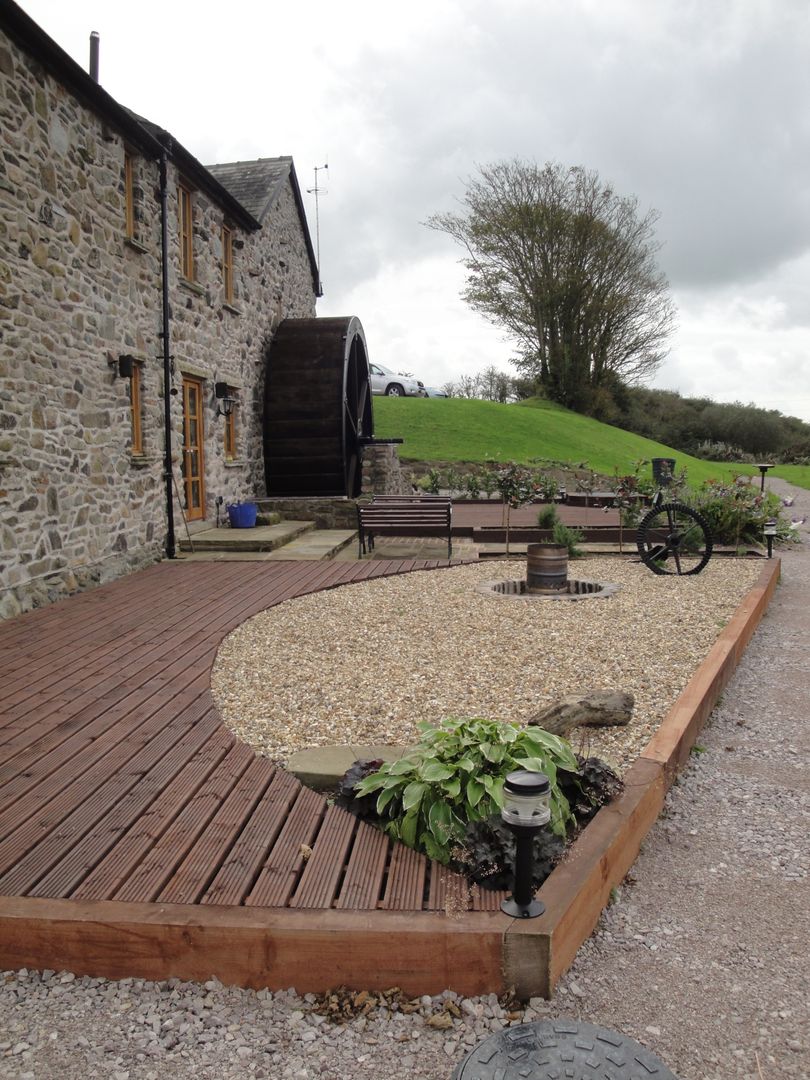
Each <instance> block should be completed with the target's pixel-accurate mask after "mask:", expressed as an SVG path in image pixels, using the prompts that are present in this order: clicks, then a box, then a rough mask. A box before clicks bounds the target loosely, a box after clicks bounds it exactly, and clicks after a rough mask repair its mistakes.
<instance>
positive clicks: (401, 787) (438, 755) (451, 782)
mask: <svg viewBox="0 0 810 1080" xmlns="http://www.w3.org/2000/svg"><path fill="white" fill-rule="evenodd" d="M419 727H420V731H421V735H420V739H419V745H418V746H417V747H416V749H415V750H413V751H412V752H411V753H410V754H408V755H407V757H403V758H400V759H399V760H398V761H393V762H386V763H385V764H384V765H383V766H382V767H381V768H380V769H379V770H378V771H377V772H375V773H373V774H372V775H371V776H367V777H365V778H364V779H363V780H361V781H360V782H359V783H358V784H357V785H356V787H355V789H354V790H355V794H356V795H357V796H359V797H363V796H367V795H371V794H372V793H374V792H376V793H377V813H378V814H379V816H380V824H381V826H382V827H383V828H384V829H385V831H386V832H387V833H388V834H389V836H393V837H394V838H395V839H397V840H401V841H402V842H403V843H404V844H407V845H408V846H409V847H412V848H416V849H417V850H418V851H423V852H424V853H425V854H426V855H428V856H429V857H430V858H432V859H436V860H437V861H438V862H441V863H445V864H446V863H448V862H449V861H450V859H451V856H452V853H453V849H454V848H456V847H458V846H459V845H461V843H462V842H463V839H464V834H465V830H466V828H467V824H468V822H471V821H482V820H485V819H486V818H489V817H492V815H494V814H499V813H500V810H501V807H502V806H503V782H504V777H505V776H506V775H507V774H508V773H510V772H512V771H513V770H515V769H529V770H532V771H535V772H542V773H545V774H546V776H547V777H548V779H549V782H550V784H551V822H550V827H551V829H552V831H553V832H554V833H556V834H557V835H558V836H562V835H563V834H564V833H565V830H566V826H567V825H568V824H569V822H570V821H571V820H572V816H571V811H570V809H569V807H568V800H567V799H566V798H565V796H564V795H563V794H562V791H561V790H560V785H559V783H558V778H557V772H558V770H567V771H570V772H576V770H577V760H576V757H575V756H574V754H573V752H572V750H571V747H570V746H569V745H568V743H567V742H566V741H565V740H564V739H561V738H559V737H558V736H557V735H551V734H549V732H547V731H543V730H542V729H541V728H537V727H526V728H523V727H520V726H519V725H518V724H512V723H504V722H502V721H498V720H485V719H481V718H476V719H468V720H444V721H442V723H441V724H439V726H438V727H432V726H431V725H430V724H426V723H423V724H420V725H419Z"/></svg>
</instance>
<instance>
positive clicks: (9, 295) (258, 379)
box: [0, 34, 317, 617]
mask: <svg viewBox="0 0 810 1080" xmlns="http://www.w3.org/2000/svg"><path fill="white" fill-rule="evenodd" d="M0 131H1V134H0V345H2V349H1V351H0V617H7V616H10V615H13V614H16V613H18V612H20V611H24V610H28V609H30V608H32V607H36V606H39V605H41V604H43V603H46V602H49V601H51V600H53V599H56V598H58V597H60V596H62V595H65V594H67V593H69V592H72V591H74V590H76V589H78V588H83V587H85V586H87V585H89V584H92V583H94V582H100V581H105V580H109V579H111V578H113V577H116V576H118V575H119V574H121V573H124V572H126V571H128V570H131V569H133V568H135V567H139V566H143V565H146V564H148V563H149V562H152V561H154V560H156V559H158V558H160V557H161V554H162V552H163V550H164V545H165V541H166V503H165V481H164V475H163V453H164V435H163V409H164V387H163V360H162V340H161V337H160V334H161V331H162V328H163V323H162V294H161V288H162V275H161V215H160V205H159V200H158V194H157V193H158V189H159V164H158V160H157V159H156V157H155V156H154V155H151V156H150V155H149V154H148V153H141V152H139V151H138V149H137V148H134V147H133V146H132V145H131V141H130V140H129V139H128V136H127V133H126V132H125V131H120V130H116V127H115V125H114V123H111V122H110V119H109V116H105V115H100V114H99V111H98V110H96V109H94V108H93V106H92V102H91V103H90V104H88V103H87V100H82V98H81V95H78V96H77V94H76V93H74V92H73V91H72V90H71V89H69V88H67V87H66V86H65V85H64V80H62V79H60V78H59V77H57V76H55V75H53V74H52V73H50V72H49V70H48V69H47V67H46V65H44V64H43V63H42V62H40V60H39V59H36V58H33V57H32V56H31V55H29V52H28V51H26V50H25V49H24V48H22V47H20V46H19V45H18V44H17V43H16V42H15V40H13V39H12V38H10V37H7V36H5V35H4V34H0ZM125 155H128V156H129V160H130V163H131V176H132V185H131V188H130V190H131V192H132V193H133V200H132V201H133V209H134V229H130V230H129V231H130V233H131V235H129V236H128V235H127V232H128V230H127V228H126V219H127V198H126V167H125ZM184 179H185V177H184V176H183V174H182V172H181V169H180V168H179V167H178V164H177V161H176V160H175V159H173V158H170V161H169V173H168V180H169V182H168V191H169V213H168V222H169V234H170V247H169V268H170V269H169V297H170V306H171V324H170V345H171V353H172V355H173V357H174V373H173V387H172V389H173V390H176V391H177V394H176V396H171V397H170V400H171V403H172V429H173V434H172V440H173V451H174V477H175V481H176V487H175V490H176V492H177V493H178V494H179V496H180V498H179V500H178V499H177V497H176V499H175V516H176V525H177V535H178V538H179V537H180V536H181V535H182V531H183V521H182V503H183V502H184V497H183V493H184V486H183V478H182V466H183V462H182V458H183V438H184V394H183V380H184V377H185V378H189V377H193V378H196V379H199V380H201V383H200V385H201V388H202V394H201V409H200V417H199V421H198V424H199V430H200V432H201V449H202V462H203V469H202V478H203V484H204V507H203V508H202V512H201V514H200V515H199V520H198V522H197V523H196V525H197V526H199V525H201V524H206V522H207V524H209V525H210V524H211V523H212V521H213V518H214V514H215V504H216V500H217V499H218V497H221V498H222V500H223V501H224V502H225V503H228V502H234V501H236V500H239V499H249V498H253V497H254V496H256V495H259V496H261V495H262V494H263V493H264V475H263V461H262V452H261V448H262V428H261V417H262V402H263V385H262V382H263V373H264V353H265V349H266V346H267V344H268V342H269V340H270V338H271V337H272V334H273V331H274V329H275V327H276V326H277V325H278V323H279V322H280V321H281V320H282V319H284V318H286V317H296V318H299V317H309V316H312V315H314V313H315V297H316V290H317V279H316V278H315V277H314V276H313V265H312V256H311V245H309V246H308V244H309V241H308V236H307V234H306V225H305V223H304V222H303V220H302V215H301V207H300V196H299V197H298V199H296V189H294V186H293V185H294V183H295V181H294V170H293V171H292V172H291V174H290V176H289V177H288V179H287V181H286V183H285V184H284V185H283V186H282V188H281V190H280V192H279V194H278V196H277V198H276V199H275V202H274V203H273V205H272V207H271V208H270V209H269V211H268V213H267V215H266V217H265V218H264V220H263V222H262V227H261V228H259V227H255V228H249V227H245V226H241V225H238V224H236V223H234V221H233V220H231V219H230V217H229V212H228V208H227V206H226V207H224V208H223V206H222V205H220V203H219V202H218V200H217V199H216V198H215V197H213V196H212V195H211V193H210V192H209V191H206V190H202V188H201V187H200V186H199V185H198V186H197V188H196V189H192V191H191V207H192V224H193V235H192V241H191V243H192V248H193V266H194V270H193V275H192V277H191V279H190V280H186V279H184V278H183V276H182V274H181V272H180V267H181V252H180V243H181V240H180V230H179V227H178V184H179V183H180V182H181V181H183V180H184ZM214 186H216V185H214ZM223 225H224V226H227V227H228V228H230V230H231V237H232V249H233V295H232V298H231V299H226V296H225V287H224V281H223V276H224V270H223V251H222V236H223V232H222V230H223ZM121 356H128V357H131V358H133V361H134V364H135V365H136V366H137V368H138V371H139V376H140V378H139V384H140V396H141V401H140V411H139V415H140V422H141V426H142V451H141V452H140V453H135V452H133V445H132V437H133V417H132V410H131V393H132V387H133V380H132V379H131V378H130V377H129V376H127V375H126V373H125V374H123V375H122V374H120V373H119V357H121ZM217 382H224V383H226V384H227V385H228V388H229V391H228V392H229V396H232V397H234V398H235V399H236V401H237V405H236V408H235V411H234V416H235V436H236V444H235V452H234V453H231V454H230V455H229V457H227V458H226V453H225V437H224V425H225V421H224V419H223V418H222V417H221V416H219V417H218V416H217V415H216V413H217V406H218V404H219V403H218V402H217V400H216V398H215V390H214V388H215V384H216V383H217Z"/></svg>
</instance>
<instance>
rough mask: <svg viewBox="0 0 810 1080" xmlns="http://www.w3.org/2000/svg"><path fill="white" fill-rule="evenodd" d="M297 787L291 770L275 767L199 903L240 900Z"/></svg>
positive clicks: (223, 902) (265, 853)
mask: <svg viewBox="0 0 810 1080" xmlns="http://www.w3.org/2000/svg"><path fill="white" fill-rule="evenodd" d="M300 787H301V785H300V783H299V782H298V780H296V778H295V777H294V776H293V775H292V773H288V772H285V771H284V770H283V769H276V771H275V773H274V775H273V779H272V781H271V783H270V786H269V787H268V788H267V789H266V791H265V792H264V794H263V795H262V798H261V799H260V801H259V805H258V806H257V807H256V809H255V810H254V812H253V814H251V817H250V820H249V821H248V822H247V823H246V824H245V827H244V828H243V830H242V833H241V835H240V836H239V838H238V839H237V841H236V843H235V844H234V845H233V847H232V848H231V850H230V851H229V852H228V854H227V856H226V857H225V858H224V860H223V861H222V865H221V866H220V868H219V871H218V872H217V874H216V876H215V877H214V879H213V881H212V882H211V884H210V885H209V887H208V889H207V890H206V892H205V894H204V895H203V896H202V897H201V898H200V903H202V904H220V905H225V904H228V905H230V904H241V903H242V902H243V900H244V898H245V897H246V896H247V894H248V893H249V892H250V890H251V888H252V887H253V883H254V882H255V880H256V878H257V876H258V874H259V871H260V869H261V867H262V866H263V865H264V862H265V860H266V858H267V854H268V852H269V851H270V849H271V848H272V847H273V844H275V842H276V838H277V837H278V834H279V833H280V832H281V828H282V826H283V825H284V822H285V820H286V819H287V816H288V814H289V812H290V808H291V807H292V804H293V803H294V801H295V799H296V797H297V795H298V791H299V790H300Z"/></svg>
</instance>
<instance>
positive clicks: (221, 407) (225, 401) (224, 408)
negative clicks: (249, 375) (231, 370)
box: [214, 382, 237, 416]
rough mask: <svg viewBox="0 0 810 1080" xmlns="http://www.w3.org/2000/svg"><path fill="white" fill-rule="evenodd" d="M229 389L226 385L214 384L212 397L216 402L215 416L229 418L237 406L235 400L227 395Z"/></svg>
mask: <svg viewBox="0 0 810 1080" xmlns="http://www.w3.org/2000/svg"><path fill="white" fill-rule="evenodd" d="M229 389H230V388H229V386H228V384H227V383H224V382H218V383H214V396H215V397H216V399H217V402H218V404H217V416H230V415H231V413H232V412H233V410H234V408H235V406H236V404H237V401H236V398H235V397H231V395H230V394H229V393H228V390H229Z"/></svg>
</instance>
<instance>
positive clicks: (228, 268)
mask: <svg viewBox="0 0 810 1080" xmlns="http://www.w3.org/2000/svg"><path fill="white" fill-rule="evenodd" d="M222 287H223V291H224V294H225V303H226V304H232V303H233V233H232V232H231V230H230V229H229V228H228V226H227V225H223V226H222Z"/></svg>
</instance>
